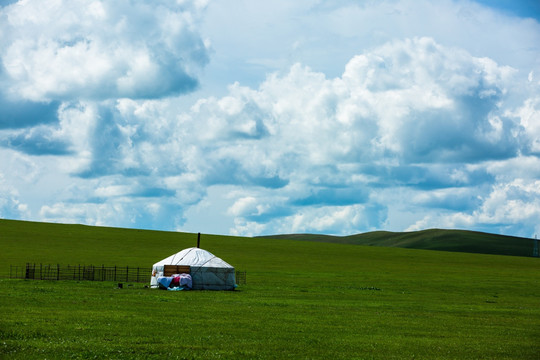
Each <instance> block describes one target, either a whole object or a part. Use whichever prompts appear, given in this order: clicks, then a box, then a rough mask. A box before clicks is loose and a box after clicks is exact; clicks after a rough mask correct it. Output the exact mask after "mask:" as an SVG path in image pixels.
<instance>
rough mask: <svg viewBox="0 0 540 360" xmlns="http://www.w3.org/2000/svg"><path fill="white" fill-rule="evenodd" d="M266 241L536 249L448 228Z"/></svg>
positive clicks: (513, 251) (524, 252)
mask: <svg viewBox="0 0 540 360" xmlns="http://www.w3.org/2000/svg"><path fill="white" fill-rule="evenodd" d="M264 238H270V239H290V240H303V241H319V242H330V243H339V244H354V245H367V246H386V247H399V248H409V249H423V250H440V251H456V252H468V253H477V254H494V255H513V256H532V254H533V246H534V239H527V238H521V237H514V236H505V235H497V234H490V233H484V232H477V231H468V230H445V229H429V230H421V231H411V232H390V231H373V232H368V233H363V234H356V235H350V236H330V235H319V234H288V235H270V236H264Z"/></svg>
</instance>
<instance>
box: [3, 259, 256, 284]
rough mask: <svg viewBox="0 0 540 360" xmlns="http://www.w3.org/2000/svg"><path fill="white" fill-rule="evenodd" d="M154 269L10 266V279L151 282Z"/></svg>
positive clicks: (242, 278) (239, 278) (241, 277)
mask: <svg viewBox="0 0 540 360" xmlns="http://www.w3.org/2000/svg"><path fill="white" fill-rule="evenodd" d="M151 276H152V269H150V268H147V267H144V268H143V267H134V266H105V265H101V266H96V265H80V264H79V265H60V264H52V265H51V264H35V263H27V264H26V266H16V265H10V267H9V277H10V279H31V280H78V281H81V280H89V281H124V282H137V283H146V282H150V277H151ZM235 276H236V283H237V284H238V285H245V284H246V272H245V271H239V270H237V271H236V274H235Z"/></svg>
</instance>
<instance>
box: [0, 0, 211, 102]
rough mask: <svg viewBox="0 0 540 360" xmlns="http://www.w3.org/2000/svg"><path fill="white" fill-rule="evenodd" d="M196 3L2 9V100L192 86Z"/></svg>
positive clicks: (200, 45) (201, 46) (152, 93)
mask: <svg viewBox="0 0 540 360" xmlns="http://www.w3.org/2000/svg"><path fill="white" fill-rule="evenodd" d="M200 8H201V5H199V3H196V2H192V3H191V2H182V3H179V2H170V1H159V2H152V3H151V4H150V3H140V2H136V1H128V0H124V1H115V2H112V3H111V2H102V1H89V0H80V1H55V2H44V1H24V2H23V1H21V2H17V3H14V4H11V5H8V6H6V7H5V8H3V9H2V10H1V13H0V18H1V19H2V21H1V22H0V24H1V25H0V33H1V34H2V40H1V41H0V56H1V59H2V71H1V76H2V80H3V83H4V84H6V87H5V88H4V89H3V92H4V96H7V97H9V98H11V99H15V100H19V99H22V100H31V101H51V100H73V99H80V98H83V99H109V98H121V97H131V98H158V97H162V96H167V95H172V94H178V93H184V92H187V91H191V90H193V89H194V88H195V87H196V86H197V71H198V70H199V69H200V68H201V66H203V65H205V64H206V63H207V61H208V48H207V45H206V44H205V42H204V40H203V39H202V38H201V36H200V35H199V34H198V33H197V30H196V27H195V26H194V21H195V19H196V17H197V16H198V12H199V11H200Z"/></svg>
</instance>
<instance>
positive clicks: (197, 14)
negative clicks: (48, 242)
mask: <svg viewBox="0 0 540 360" xmlns="http://www.w3.org/2000/svg"><path fill="white" fill-rule="evenodd" d="M0 5H1V7H0V61H1V62H0V83H1V84H2V86H1V87H0V217H2V218H9V219H23V220H35V221H50V222H63V223H83V224H89V225H106V226H117V227H129V228H145V229H158V230H172V231H191V232H203V233H216V234H233V235H261V234H277V233H299V232H302V233H307V232H309V233H327V234H338V235H346V234H353V233H359V232H366V231H372V230H391V231H409V230H418V229H426V228H459V229H470V230H480V231H487V232H493V233H502V234H508V235H518V236H527V237H530V236H534V235H535V234H540V222H539V219H540V15H539V14H540V9H539V5H538V3H537V2H535V1H478V2H475V1H451V0H442V1H423V0H414V1H413V0H389V1H377V2H371V1H347V0H343V1H313V0H312V1H308V0H299V1H294V2H291V1H281V0H276V1H272V2H265V1H243V0H227V1H225V0H215V1H201V0H199V1H183V0H179V1H176V2H174V1H168V0H167V1H165V0H164V1H152V2H147V3H144V2H140V1H128V0H121V1H120V0H119V1H114V2H103V1H97V0H96V1H91V0H86V1H83V0H80V1H79V0H77V1H75V0H70V1H43V0H39V1H19V2H17V1H3V2H0Z"/></svg>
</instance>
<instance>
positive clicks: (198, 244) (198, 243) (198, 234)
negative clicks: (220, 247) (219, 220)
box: [197, 233, 201, 249]
mask: <svg viewBox="0 0 540 360" xmlns="http://www.w3.org/2000/svg"><path fill="white" fill-rule="evenodd" d="M197 248H198V249H200V248H201V233H197Z"/></svg>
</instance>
